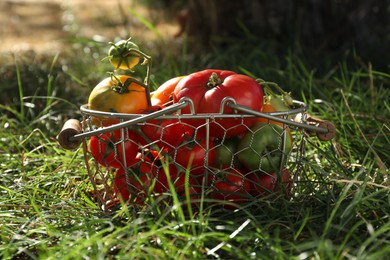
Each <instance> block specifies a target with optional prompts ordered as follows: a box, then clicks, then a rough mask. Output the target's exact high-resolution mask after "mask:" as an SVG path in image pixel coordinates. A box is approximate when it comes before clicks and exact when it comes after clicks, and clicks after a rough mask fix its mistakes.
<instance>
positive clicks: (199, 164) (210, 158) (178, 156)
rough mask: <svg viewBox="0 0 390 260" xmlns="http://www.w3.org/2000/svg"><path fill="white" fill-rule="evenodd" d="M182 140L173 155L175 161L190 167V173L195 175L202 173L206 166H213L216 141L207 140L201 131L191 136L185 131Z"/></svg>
mask: <svg viewBox="0 0 390 260" xmlns="http://www.w3.org/2000/svg"><path fill="white" fill-rule="evenodd" d="M188 138H189V139H188ZM180 141H181V143H180V144H179V145H178V147H177V150H176V152H175V154H174V156H173V157H174V160H175V162H176V163H177V164H179V165H181V166H182V167H183V168H184V169H187V168H188V167H190V173H191V174H193V175H196V176H200V175H202V174H203V173H204V170H205V166H206V167H207V166H211V165H212V164H213V163H214V161H215V157H216V150H215V149H214V143H213V142H212V141H211V139H209V140H208V141H207V139H206V137H205V136H204V135H203V134H201V133H200V132H199V133H197V135H194V134H192V135H191V136H190V137H189V135H188V133H184V134H183V135H182V136H181V138H180ZM206 158H207V159H206Z"/></svg>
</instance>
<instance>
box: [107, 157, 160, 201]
mask: <svg viewBox="0 0 390 260" xmlns="http://www.w3.org/2000/svg"><path fill="white" fill-rule="evenodd" d="M156 172H157V167H156V165H154V163H153V162H152V161H151V160H150V159H148V158H141V154H138V155H137V157H136V163H135V164H133V165H132V166H131V167H129V168H128V181H127V180H126V172H125V169H124V168H123V167H121V168H119V169H118V171H117V172H116V175H115V178H114V191H115V193H116V194H117V196H120V197H121V198H122V199H123V200H124V201H127V200H129V199H130V198H131V199H132V201H133V202H137V203H142V202H144V201H145V199H146V198H147V196H148V193H149V188H150V186H151V185H152V184H153V180H154V178H155V176H156ZM153 193H155V190H153V191H152V194H153Z"/></svg>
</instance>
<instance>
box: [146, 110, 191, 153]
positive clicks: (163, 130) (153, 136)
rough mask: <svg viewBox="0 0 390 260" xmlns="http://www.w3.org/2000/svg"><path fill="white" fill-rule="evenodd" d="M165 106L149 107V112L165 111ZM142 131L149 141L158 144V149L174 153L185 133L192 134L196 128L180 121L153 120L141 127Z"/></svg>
mask: <svg viewBox="0 0 390 260" xmlns="http://www.w3.org/2000/svg"><path fill="white" fill-rule="evenodd" d="M163 108H164V106H152V107H149V108H148V109H147V110H146V111H147V112H154V111H157V110H160V109H163ZM141 131H142V132H143V133H144V134H145V135H146V137H147V138H148V139H149V140H148V141H149V142H151V143H154V144H156V145H157V146H158V147H160V148H163V149H165V148H166V149H167V151H172V150H173V149H175V148H176V147H177V146H178V144H179V142H180V139H179V138H178V137H180V136H181V135H182V134H183V133H187V134H192V133H193V131H194V128H193V127H191V126H189V125H187V124H183V123H182V121H180V120H178V119H153V120H148V121H146V122H145V123H144V124H142V125H141Z"/></svg>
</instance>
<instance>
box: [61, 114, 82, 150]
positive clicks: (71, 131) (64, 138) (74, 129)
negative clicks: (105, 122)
mask: <svg viewBox="0 0 390 260" xmlns="http://www.w3.org/2000/svg"><path fill="white" fill-rule="evenodd" d="M81 133H82V127H81V123H80V121H79V120H77V119H69V120H68V121H66V122H65V123H64V126H63V127H62V129H61V131H60V132H59V134H58V135H57V141H58V143H59V144H60V145H61V147H62V148H64V149H68V150H74V149H76V148H77V147H79V145H80V144H81V142H82V139H81V138H80V139H74V138H72V137H74V136H75V135H78V134H81Z"/></svg>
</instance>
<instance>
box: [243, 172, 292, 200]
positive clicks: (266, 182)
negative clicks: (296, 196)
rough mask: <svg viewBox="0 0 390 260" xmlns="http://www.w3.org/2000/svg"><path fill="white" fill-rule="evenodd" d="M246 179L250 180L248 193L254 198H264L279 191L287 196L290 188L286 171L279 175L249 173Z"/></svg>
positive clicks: (288, 174)
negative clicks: (282, 191)
mask: <svg viewBox="0 0 390 260" xmlns="http://www.w3.org/2000/svg"><path fill="white" fill-rule="evenodd" d="M278 175H280V176H278ZM248 179H249V180H251V188H250V193H251V195H253V196H255V197H256V196H265V195H267V194H270V193H272V192H276V191H278V190H280V189H282V190H284V191H285V192H286V194H288V192H289V189H290V186H291V180H290V172H289V171H288V170H287V169H283V171H282V172H281V173H280V174H278V173H276V172H274V173H272V174H264V173H251V174H250V175H249V176H248Z"/></svg>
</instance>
